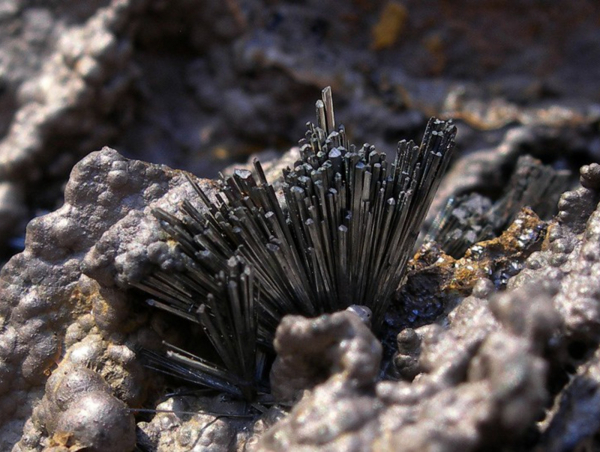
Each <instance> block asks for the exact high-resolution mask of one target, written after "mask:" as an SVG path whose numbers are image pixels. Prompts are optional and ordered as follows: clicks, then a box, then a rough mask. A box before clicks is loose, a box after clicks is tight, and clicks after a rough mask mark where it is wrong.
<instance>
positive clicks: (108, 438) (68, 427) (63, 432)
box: [54, 391, 135, 452]
mask: <svg viewBox="0 0 600 452" xmlns="http://www.w3.org/2000/svg"><path fill="white" fill-rule="evenodd" d="M54 435H55V436H57V437H59V436H60V437H62V438H68V443H67V446H68V447H70V448H71V449H72V450H82V449H85V450H86V451H89V452H120V451H125V450H133V448H134V447H135V420H134V418H133V415H132V414H131V413H130V411H129V409H128V408H127V406H126V405H125V404H124V403H123V402H121V401H120V400H117V399H116V398H115V397H113V396H112V395H110V394H108V393H106V392H104V391H94V392H90V393H87V394H85V395H83V396H82V397H80V398H79V399H77V400H75V401H73V402H72V403H71V405H70V406H69V409H68V410H67V411H65V412H64V413H62V414H61V416H60V418H59V421H58V423H57V425H56V431H55V432H54Z"/></svg>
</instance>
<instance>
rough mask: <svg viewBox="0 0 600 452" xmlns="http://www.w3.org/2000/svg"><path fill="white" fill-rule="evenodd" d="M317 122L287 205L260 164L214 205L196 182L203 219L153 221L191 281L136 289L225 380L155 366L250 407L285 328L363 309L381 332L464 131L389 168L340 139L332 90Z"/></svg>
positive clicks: (193, 359) (197, 368)
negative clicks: (198, 342)
mask: <svg viewBox="0 0 600 452" xmlns="http://www.w3.org/2000/svg"><path fill="white" fill-rule="evenodd" d="M316 110H317V124H316V125H315V124H308V131H307V132H306V136H305V138H304V139H302V140H301V141H300V160H298V161H297V162H296V163H295V164H294V167H293V168H288V169H286V170H284V171H283V182H282V184H281V192H280V193H279V194H280V196H279V197H278V194H277V193H276V190H275V188H274V187H273V185H272V184H270V183H269V182H268V181H267V178H266V177H265V173H264V171H263V169H262V167H261V164H260V163H259V162H258V161H254V168H255V173H254V174H253V173H252V172H251V171H248V170H237V171H235V172H234V173H233V175H232V176H230V177H226V178H222V180H221V181H220V189H219V193H218V194H217V196H216V198H215V199H210V198H209V197H208V196H207V195H206V194H205V193H204V192H203V191H202V190H201V189H200V187H199V186H198V185H197V184H196V183H195V182H194V181H193V179H192V178H191V177H189V178H188V179H189V182H190V183H191V184H192V186H193V187H194V189H195V191H196V193H197V194H198V196H199V198H200V199H201V200H202V202H203V203H204V204H205V206H206V208H207V210H206V211H200V210H199V209H197V208H196V207H194V205H193V204H192V203H191V202H190V201H188V200H186V201H184V202H183V203H182V205H181V208H180V212H179V215H178V216H173V215H171V214H169V213H167V212H165V211H163V210H159V209H157V210H155V211H154V214H155V216H156V217H157V218H158V219H159V220H160V222H161V224H162V226H163V228H164V231H165V232H166V234H167V235H168V236H169V237H170V239H172V240H174V241H176V243H177V244H178V246H179V249H180V252H181V254H182V259H183V260H184V262H185V270H183V271H181V272H176V273H174V272H167V271H165V270H157V271H156V272H154V273H153V274H152V275H151V276H149V277H148V278H146V279H145V280H144V281H142V282H141V283H139V284H138V287H139V288H141V289H143V290H144V291H146V292H147V293H149V294H151V295H153V296H154V297H156V298H157V300H150V301H149V303H150V304H151V305H153V306H156V307H158V308H161V309H164V310H167V311H169V312H172V313H175V314H177V315H179V316H181V317H183V318H185V319H187V320H190V321H192V322H196V323H199V324H201V325H202V327H203V329H204V330H205V332H206V334H207V336H208V337H209V339H210V340H211V342H212V344H213V345H214V347H215V349H216V351H217V352H218V354H219V355H220V356H221V359H222V364H223V365H224V367H225V368H224V369H221V368H220V367H218V366H215V365H214V364H209V363H206V362H205V361H203V360H202V359H201V358H199V357H197V356H194V355H191V354H190V353H188V352H185V351H183V350H180V349H176V348H175V347H174V346H168V348H169V351H168V352H167V355H166V356H167V359H165V358H164V357H163V356H162V355H156V354H149V356H150V358H151V359H150V361H151V362H152V363H153V364H154V365H155V366H156V367H158V368H161V369H162V370H165V371H168V372H170V373H174V374H177V375H179V376H182V377H184V378H187V379H188V380H191V381H194V382H198V383H201V384H206V385H208V386H212V387H215V388H216V389H220V390H224V391H226V392H229V393H232V394H235V395H243V396H244V397H246V398H251V397H253V396H254V395H255V394H256V392H257V390H259V389H260V388H259V387H258V386H260V385H261V382H262V377H261V376H262V374H263V370H264V362H265V359H264V356H265V355H264V352H266V353H269V350H270V347H271V346H270V342H271V339H272V336H273V333H274V331H275V328H276V327H277V325H278V324H279V322H280V320H281V318H282V317H283V316H285V315H287V314H302V315H305V316H317V315H319V314H322V313H327V312H335V311H338V310H342V309H345V308H347V307H349V306H352V305H362V306H366V307H368V308H369V309H370V310H371V312H372V323H373V327H374V329H375V330H376V331H377V330H380V329H381V327H382V324H383V320H384V316H385V313H386V309H387V307H388V306H389V303H390V301H391V299H392V296H393V294H394V292H395V291H396V290H397V288H398V286H399V284H400V282H401V280H402V277H403V275H404V268H405V266H406V263H407V261H408V259H409V258H410V257H411V252H412V250H413V247H414V244H415V240H416V238H417V235H418V233H419V230H420V226H421V223H422V221H423V218H424V216H425V214H426V213H427V210H428V208H429V205H430V203H431V200H432V198H433V195H434V194H435V191H436V189H437V187H438V185H439V182H440V180H441V177H442V175H443V174H444V171H445V169H446V167H447V165H448V162H449V160H450V155H451V151H452V149H453V146H454V137H455V134H456V128H455V127H454V126H453V125H452V123H451V122H449V121H441V120H437V119H431V120H430V121H429V123H428V125H427V128H426V130H425V134H424V137H423V141H422V143H421V145H420V146H417V145H415V143H413V142H412V141H401V142H400V143H399V144H398V150H397V153H396V157H395V159H394V161H393V163H391V162H388V160H387V158H386V154H385V153H382V152H378V151H376V150H375V148H374V146H371V145H369V144H364V145H363V146H362V147H360V148H357V147H355V146H354V145H353V144H351V143H349V141H348V137H347V135H346V131H345V129H344V127H343V126H341V125H340V126H339V127H337V128H336V125H335V119H334V113H333V102H332V97H331V89H330V88H326V89H324V90H323V98H322V100H319V101H317V103H316ZM257 385H258V386H257Z"/></svg>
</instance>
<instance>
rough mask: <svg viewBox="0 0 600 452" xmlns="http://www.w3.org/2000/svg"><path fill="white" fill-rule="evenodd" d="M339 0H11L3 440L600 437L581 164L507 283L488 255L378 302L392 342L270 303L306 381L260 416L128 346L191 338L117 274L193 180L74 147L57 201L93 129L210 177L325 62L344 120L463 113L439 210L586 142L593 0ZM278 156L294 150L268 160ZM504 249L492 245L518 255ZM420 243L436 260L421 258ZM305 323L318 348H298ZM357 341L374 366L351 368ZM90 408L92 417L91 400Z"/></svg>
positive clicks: (55, 445)
mask: <svg viewBox="0 0 600 452" xmlns="http://www.w3.org/2000/svg"><path fill="white" fill-rule="evenodd" d="M533 3H535V2H533ZM332 5H333V3H331V2H314V1H306V2H300V3H298V2H291V1H289V2H288V1H281V2H264V1H260V0H244V1H235V0H232V1H226V2H222V1H216V0H215V1H212V0H176V1H168V2H167V1H147V0H97V1H87V2H78V1H61V2H56V1H53V2H39V1H33V0H6V1H3V2H0V38H1V39H0V213H1V215H0V232H1V234H0V236H1V237H2V239H1V243H0V248H2V249H3V250H2V253H3V258H2V261H5V260H6V259H7V258H8V256H9V255H11V254H14V253H15V252H16V251H23V252H22V253H20V254H17V255H15V256H14V257H13V258H12V259H11V260H10V261H9V262H8V263H7V264H6V265H5V266H4V267H3V269H2V272H1V274H0V450H11V448H13V447H14V450H16V451H40V450H52V451H55V452H56V451H65V450H77V449H78V448H80V447H86V448H87V450H99V451H109V450H132V449H133V448H134V447H135V446H134V445H133V444H134V442H136V443H137V446H138V447H139V448H140V449H142V448H145V449H146V450H155V449H156V450H170V451H172V452H175V451H179V450H182V451H183V450H207V449H206V447H208V446H209V444H211V443H212V444H213V445H214V446H215V450H216V448H217V447H220V448H221V450H227V448H229V449H230V450H243V449H244V448H245V449H246V450H248V451H250V450H252V451H259V450H269V451H274V450H307V451H308V450H340V449H342V450H360V451H362V450H381V451H384V450H415V451H417V450H424V449H436V450H443V451H445V450H461V451H465V450H482V449H489V448H491V447H503V448H505V449H508V448H512V449H519V450H531V449H533V448H535V447H541V448H543V449H544V450H551V451H567V450H573V449H574V448H576V447H587V448H589V449H591V450H594V449H598V448H599V447H600V446H599V444H598V440H597V432H598V431H599V429H600V426H599V425H598V419H599V418H600V413H599V411H598V403H597V402H598V400H597V399H598V393H599V391H600V377H599V376H598V375H599V370H598V369H599V368H600V352H598V344H599V343H600V333H599V331H600V329H599V328H598V327H599V323H600V309H599V306H600V282H599V281H600V251H599V250H600V237H599V234H600V212H599V211H598V201H599V200H600V195H599V190H600V166H598V165H594V164H589V165H586V166H584V167H583V168H582V170H581V179H580V184H581V186H580V187H577V188H575V189H573V190H572V191H569V192H567V193H565V195H564V196H563V198H562V199H561V201H560V202H559V209H558V214H557V216H556V217H555V218H554V219H553V220H551V221H549V222H548V223H547V228H546V229H545V231H546V236H545V239H543V242H542V243H541V244H536V246H537V245H539V249H537V248H536V249H533V248H532V249H529V248H528V249H527V250H526V251H527V252H526V253H522V254H520V255H519V256H517V257H516V260H518V262H517V264H518V265H517V268H516V269H515V271H514V272H512V273H510V275H508V277H507V279H506V281H504V283H505V284H504V283H503V284H502V285H501V286H502V287H500V286H498V285H497V284H494V283H493V282H491V281H490V280H489V279H487V277H486V276H485V274H484V273H481V272H478V271H477V270H481V268H478V267H476V268H475V271H474V272H471V270H469V278H466V279H468V284H462V285H461V284H458V285H454V286H452V285H448V284H446V285H445V286H444V285H443V284H442V283H444V279H443V278H439V279H435V278H433V279H431V280H430V281H431V284H430V285H433V286H432V293H435V298H432V299H429V300H427V299H424V300H421V301H422V305H418V304H414V305H411V308H412V309H411V310H410V312H405V314H410V315H406V316H404V317H403V319H402V322H397V319H392V320H391V321H390V325H391V326H392V327H394V326H396V327H397V330H394V331H392V333H391V336H392V339H393V340H392V341H389V340H387V339H388V338H384V341H383V356H382V355H380V352H379V348H378V343H377V341H376V339H375V338H374V337H373V336H372V335H371V334H370V333H369V331H368V330H367V329H366V327H364V325H362V324H360V323H358V322H357V321H356V320H353V319H354V318H353V317H348V314H343V315H341V317H336V318H343V319H344V320H342V321H338V320H336V321H333V320H331V318H329V319H325V320H323V319H321V320H298V321H297V322H296V323H297V324H298V325H304V326H305V325H307V324H310V323H311V322H317V323H318V322H321V323H320V325H321V326H320V328H322V331H321V332H320V333H319V334H318V335H314V336H313V335H311V334H309V333H308V332H306V331H302V330H301V329H300V330H299V331H295V330H294V329H290V328H287V327H288V326H289V323H285V324H284V325H283V326H282V330H281V331H280V333H279V334H280V336H278V337H279V339H280V341H279V342H278V345H277V347H278V352H279V355H280V361H279V363H278V364H277V366H275V369H274V371H273V381H274V382H275V383H276V384H275V385H274V387H275V388H277V381H278V379H279V380H282V379H284V377H285V376H286V375H289V374H290V373H294V374H295V376H298V377H299V378H297V379H296V380H295V381H294V385H293V387H290V386H288V387H287V388H285V387H284V385H283V386H282V385H280V386H279V388H282V387H283V389H284V390H282V391H281V393H282V394H281V396H282V400H285V399H288V400H289V399H293V398H294V397H301V398H300V399H299V401H298V402H295V403H293V404H292V406H289V405H288V403H286V404H282V405H275V406H273V407H271V408H269V409H268V410H267V411H266V412H265V413H264V414H262V415H260V416H259V417H258V418H257V419H254V418H237V417H233V416H224V414H230V413H236V414H239V413H241V412H247V411H245V408H244V407H240V406H239V404H238V403H237V402H232V401H230V400H220V399H219V397H220V396H215V397H202V396H196V395H194V394H191V395H189V394H185V395H181V394H178V395H174V396H166V394H167V393H169V392H171V389H173V388H172V385H173V384H175V385H178V383H173V382H172V381H165V379H164V378H163V377H161V376H160V375H158V374H156V373H155V372H152V371H150V370H148V369H146V368H144V367H143V366H142V365H141V363H140V361H139V359H138V356H137V355H136V351H137V349H138V348H139V347H141V346H144V347H147V348H150V349H154V348H157V347H159V346H160V341H161V339H166V340H168V341H169V342H171V343H174V344H182V345H183V344H185V343H186V341H188V340H189V338H188V337H187V336H188V335H187V332H188V331H187V330H186V328H185V327H184V326H181V325H180V324H178V323H176V322H174V321H173V319H172V318H170V317H169V316H166V315H164V314H157V313H155V312H151V311H149V310H147V309H145V307H144V306H143V304H142V303H141V301H142V297H141V296H140V294H138V293H136V292H133V291H130V290H127V287H128V284H129V283H130V282H132V281H135V280H136V279H138V278H141V277H143V275H144V274H146V273H147V272H148V271H150V270H151V269H152V268H153V267H154V266H163V267H164V268H166V269H175V270H176V269H177V266H178V261H177V259H176V258H175V257H176V256H175V254H174V253H173V249H172V248H171V247H169V246H166V245H165V244H164V243H163V242H162V241H161V238H162V235H161V230H160V228H159V227H158V224H157V223H156V220H155V219H154V217H153V216H152V215H151V214H150V209H151V207H156V206H158V207H161V208H163V209H165V210H167V211H169V212H174V209H175V206H176V205H177V203H178V202H179V201H180V200H181V199H183V198H184V197H191V196H193V193H192V190H191V187H189V186H188V184H187V183H186V182H185V178H184V177H182V174H181V173H180V172H178V171H174V170H171V169H169V168H166V167H162V166H156V165H150V164H146V163H142V162H140V161H135V160H127V159H125V158H123V157H121V156H120V155H119V154H118V153H116V152H115V151H113V150H110V149H105V150H103V151H101V152H99V153H93V154H90V155H89V156H87V157H86V158H85V159H84V160H83V161H82V162H81V163H79V164H78V165H77V166H76V167H75V169H74V170H73V172H72V174H71V178H70V181H69V182H68V184H67V185H66V189H65V193H64V205H62V207H60V208H59V206H60V205H61V204H62V200H63V195H62V189H63V185H64V183H65V182H66V180H67V177H68V173H69V171H70V170H71V167H72V166H73V164H74V163H75V162H76V161H77V160H79V159H80V158H81V157H82V156H84V155H86V154H88V153H89V152H90V151H92V150H94V149H99V148H100V147H101V146H104V145H107V144H108V145H113V147H116V148H118V149H119V150H120V151H122V152H123V153H124V154H125V155H127V156H130V157H138V158H142V159H143V160H149V161H153V162H160V163H168V164H170V165H172V166H174V167H181V168H184V169H188V170H192V171H193V172H195V173H199V174H203V175H209V174H210V175H214V174H215V173H216V171H218V170H220V169H221V168H222V166H224V165H225V164H229V163H231V162H232V161H233V159H240V158H241V157H246V156H247V155H249V154H250V153H253V152H256V151H266V153H265V154H264V155H271V156H273V155H278V154H277V153H276V152H274V151H280V150H282V149H287V148H289V146H290V144H291V143H293V142H295V140H297V139H298V138H299V137H300V136H301V134H302V131H303V124H304V122H305V121H306V119H309V118H310V117H311V116H312V113H313V107H312V104H311V100H312V99H313V98H315V95H316V93H317V92H318V91H319V90H320V89H321V88H322V87H323V86H325V85H327V84H331V85H332V86H333V89H334V91H335V93H336V94H335V95H336V99H339V102H338V104H337V106H336V111H337V114H338V117H339V118H343V122H344V124H346V126H347V129H348V130H349V131H352V134H353V136H354V138H355V141H358V142H360V141H361V140H369V141H370V142H371V143H374V144H376V145H378V146H379V147H380V148H382V149H393V147H394V146H395V142H396V141H397V139H398V138H400V137H405V136H408V137H414V135H416V134H417V133H418V132H417V131H418V130H420V129H421V128H422V125H423V124H424V122H425V120H426V118H427V116H429V115H431V114H436V115H446V116H453V117H455V118H458V119H459V122H461V123H460V124H459V128H460V132H459V142H458V145H459V148H460V150H461V151H462V153H461V154H460V155H459V156H458V157H457V160H456V162H455V164H454V165H453V167H452V168H451V170H450V173H449V174H448V177H447V178H446V179H445V181H443V183H442V186H441V189H440V192H439V195H438V196H437V198H436V200H435V202H434V206H433V208H432V209H431V212H430V215H429V218H428V220H427V221H428V222H430V221H431V220H432V219H433V218H434V217H435V215H436V213H437V212H438V211H439V210H440V209H441V207H442V206H443V205H444V204H445V202H446V200H447V198H448V197H449V196H453V195H458V194H465V193H470V192H472V191H475V192H478V193H482V194H483V195H485V196H488V197H490V198H491V199H494V198H497V197H498V196H499V193H500V192H501V190H502V188H503V187H504V185H505V184H506V182H507V181H508V179H509V177H510V174H511V173H512V169H513V168H514V166H515V164H516V162H517V160H518V158H519V156H521V155H524V154H526V153H530V154H532V155H533V156H534V157H536V158H539V159H541V160H542V161H543V162H544V164H548V165H552V166H553V168H554V169H556V170H562V169H570V170H571V171H572V172H573V173H574V174H575V173H576V172H577V169H578V167H579V166H580V165H582V164H588V163H589V162H592V161H598V160H599V159H600V140H599V139H598V137H597V126H598V118H599V117H600V114H599V111H600V110H599V109H598V103H599V102H600V98H599V94H598V91H597V83H596V81H597V80H598V77H599V75H598V74H599V73H600V72H599V71H600V58H598V55H600V52H599V51H598V46H599V44H598V43H600V39H598V35H599V31H598V27H597V23H598V10H597V8H596V6H597V5H596V4H595V3H594V1H593V0H578V1H575V2H572V3H571V4H570V7H569V8H568V10H567V9H565V8H564V7H563V6H561V5H558V4H557V5H547V4H545V3H544V4H541V3H540V4H537V3H536V4H532V3H531V2H529V3H527V5H525V3H524V4H523V5H519V6H518V7H515V5H514V3H513V2H496V3H494V4H493V5H492V4H490V3H487V2H469V1H459V2H454V3H453V4H452V7H451V8H449V7H448V5H447V2H441V1H439V2H438V1H435V2H428V4H427V5H426V6H425V7H423V6H422V5H423V3H422V2H417V1H416V0H414V1H413V0H407V1H405V2H402V3H400V2H396V1H377V2H361V1H356V2H347V3H344V4H343V5H340V4H339V2H336V3H335V5H334V7H332ZM332 11H333V12H332ZM482 18H483V19H482ZM489 30H494V33H493V34H492V33H490V32H489ZM581 67H585V68H586V70H585V71H582V70H581ZM293 161H294V157H293V151H292V152H290V153H289V154H286V155H285V156H284V157H283V158H282V159H281V160H279V161H275V162H274V163H273V164H272V174H275V173H276V172H277V170H278V169H280V167H281V166H283V167H285V166H286V165H289V162H293ZM201 183H202V184H203V185H202V186H203V188H205V189H206V190H207V191H209V192H210V190H211V183H210V182H209V181H202V182H201ZM573 183H575V181H574V180H573ZM193 199H195V198H193ZM49 211H53V213H50V214H48V215H45V216H39V217H37V218H35V219H34V220H33V221H31V222H30V223H29V226H28V227H27V237H26V239H25V234H24V232H23V231H24V230H25V224H26V223H27V222H28V220H29V219H31V218H33V217H35V216H38V215H40V214H41V213H47V212H49ZM426 227H427V225H426V226H425V228H426ZM544 227H546V225H545V226H544ZM513 238H515V237H514V236H513ZM15 239H16V240H15ZM22 241H23V242H24V243H21V242H22ZM5 248H8V250H7V251H6V250H5ZM23 248H24V250H23ZM492 250H495V249H492V248H490V251H492ZM497 252H498V254H496V255H491V256H490V257H492V258H493V259H492V260H491V261H492V262H505V263H507V264H511V263H513V257H514V256H512V255H510V254H507V253H505V251H503V250H499V251H497ZM503 253H504V254H503ZM471 255H473V250H471ZM496 258H498V259H497V260H494V259H496ZM457 262H458V263H455V262H450V261H446V268H447V269H451V270H452V272H450V273H448V275H459V276H460V275H463V276H464V272H463V273H461V272H460V270H464V271H466V270H468V268H467V267H468V266H469V265H471V266H472V265H473V262H472V261H469V260H468V259H465V258H463V259H462V260H461V259H458V261H457ZM418 263H419V262H417V265H416V266H415V268H416V269H417V271H420V270H419V269H422V272H421V273H418V274H419V275H420V276H422V277H423V278H421V281H429V280H428V279H427V278H426V276H427V275H426V271H425V267H426V270H427V271H432V267H431V266H422V267H419V265H418ZM421 263H423V262H421ZM434 267H435V266H434ZM437 275H438V276H439V274H437ZM434 276H435V275H434ZM461 278H462V276H460V278H458V279H459V281H458V282H459V283H461V282H465V281H464V280H463V279H461ZM459 286H460V287H459ZM504 286H506V288H504ZM457 288H459V289H460V290H456V289H457ZM471 291H472V292H471ZM398 303H400V304H402V303H405V300H403V299H402V292H400V293H399V299H398ZM405 305H406V304H405ZM440 306H441V309H440ZM399 311H400V312H401V313H402V310H401V309H400V310H399ZM403 315H404V314H403ZM424 319H425V320H424ZM286 322H291V320H286ZM340 325H341V326H340ZM399 325H402V328H403V329H400V327H399ZM390 331H391V330H390ZM323 337H326V338H328V339H330V340H331V342H330V343H329V344H327V346H323V343H322V338H323ZM295 338H301V340H306V344H304V346H305V348H301V349H300V352H302V351H309V352H310V353H298V351H299V350H298V343H297V342H295ZM390 344H391V345H390ZM354 347H355V348H354ZM396 349H397V350H396ZM346 350H350V351H351V353H349V354H348V356H347V358H346V361H347V362H344V360H343V358H344V356H346V355H344V353H343V352H344V351H346ZM390 350H391V352H390ZM355 352H356V353H355ZM353 353H354V354H353ZM295 355H297V356H296V358H295ZM392 355H394V356H392ZM355 358H356V359H355ZM285 360H287V361H285ZM379 360H382V361H383V362H384V365H385V366H387V368H385V369H383V371H382V373H381V374H385V375H387V376H392V375H393V376H395V378H397V379H398V381H394V380H390V381H378V379H377V378H374V376H373V374H372V373H371V370H372V368H373V366H376V363H377V362H379ZM284 361H285V365H282V363H283V362H284ZM315 362H318V363H319V365H320V366H322V367H321V368H320V369H319V371H318V372H316V373H315V368H314V367H313V363H315ZM359 362H366V363H367V364H368V366H367V367H366V368H365V370H366V371H368V372H366V373H367V375H366V376H364V375H363V376H362V377H360V378H359V379H358V381H359V382H360V384H355V382H356V381H357V380H356V375H355V373H354V372H353V369H356V367H355V366H356V364H357V363H359ZM278 366H279V367H278ZM286 369H287V370H286ZM377 377H378V376H377ZM353 382H354V383H353ZM174 389H177V390H179V389H181V390H182V391H185V390H186V389H188V388H185V387H181V388H180V387H179V386H176V387H175V388H174ZM90 407H93V408H94V410H97V411H95V412H94V413H96V414H95V415H93V417H87V418H86V417H85V416H83V415H81V414H82V413H87V414H88V415H89V414H93V413H92V411H91V410H90ZM140 408H159V409H165V410H173V411H174V412H173V413H162V412H161V413H156V414H148V413H146V412H143V411H142V410H141V409H140ZM136 409H137V411H136ZM188 410H189V412H188ZM184 412H188V413H193V412H197V414H186V413H184ZM348 413H350V414H351V415H349V414H348ZM98 419H101V420H102V423H101V424H97V423H96V422H95V421H96V420H98ZM99 426H100V427H102V428H99ZM113 427H114V428H113ZM136 429H137V431H136ZM106 432H108V433H109V434H105V433H106ZM194 448H195V449H194Z"/></svg>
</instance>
